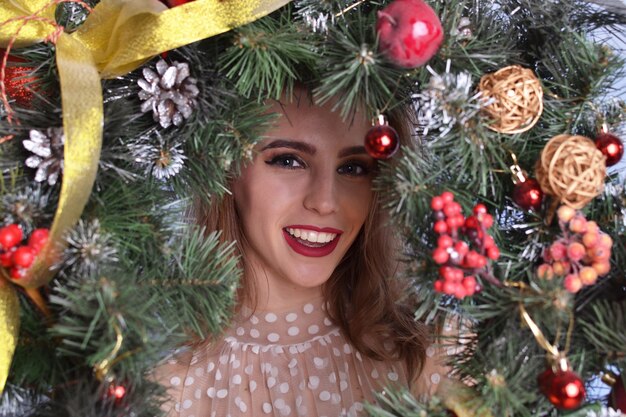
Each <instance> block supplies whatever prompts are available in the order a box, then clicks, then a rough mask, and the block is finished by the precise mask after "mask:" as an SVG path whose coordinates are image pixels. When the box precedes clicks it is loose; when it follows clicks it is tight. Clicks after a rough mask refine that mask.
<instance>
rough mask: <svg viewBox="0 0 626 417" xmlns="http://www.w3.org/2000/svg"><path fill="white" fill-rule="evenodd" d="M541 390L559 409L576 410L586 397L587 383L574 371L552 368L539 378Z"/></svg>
mask: <svg viewBox="0 0 626 417" xmlns="http://www.w3.org/2000/svg"><path fill="white" fill-rule="evenodd" d="M537 382H538V384H539V391H541V393H542V394H543V395H545V396H546V397H547V398H548V401H550V402H551V403H552V404H553V405H554V406H555V407H556V408H558V409H559V410H574V409H576V408H578V407H580V405H581V404H582V402H583V400H584V399H585V385H584V384H583V381H582V379H580V377H579V376H578V375H577V374H576V373H575V372H572V371H560V370H559V371H557V372H554V371H553V370H552V369H551V368H548V369H546V370H545V371H543V372H542V373H541V374H540V375H539V377H538V378H537Z"/></svg>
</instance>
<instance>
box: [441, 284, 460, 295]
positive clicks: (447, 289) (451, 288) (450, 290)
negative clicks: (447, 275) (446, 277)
mask: <svg viewBox="0 0 626 417" xmlns="http://www.w3.org/2000/svg"><path fill="white" fill-rule="evenodd" d="M457 286H458V284H457V283H455V282H452V281H446V282H444V283H443V292H444V293H446V294H454V293H455V292H456V287H457Z"/></svg>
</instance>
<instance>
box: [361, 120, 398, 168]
mask: <svg viewBox="0 0 626 417" xmlns="http://www.w3.org/2000/svg"><path fill="white" fill-rule="evenodd" d="M372 124H373V125H374V126H373V127H372V128H371V129H370V130H368V131H367V134H366V135H365V150H366V151H367V153H368V154H370V155H371V156H372V158H376V159H389V158H391V157H392V156H393V154H395V153H396V152H397V150H398V148H399V147H400V137H399V136H398V132H396V130H395V129H394V128H393V127H391V126H389V124H388V123H387V118H385V116H383V115H379V116H378V117H377V118H376V119H375V120H374V121H373V123H372Z"/></svg>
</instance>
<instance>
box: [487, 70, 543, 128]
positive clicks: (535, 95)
mask: <svg viewBox="0 0 626 417" xmlns="http://www.w3.org/2000/svg"><path fill="white" fill-rule="evenodd" d="M478 90H479V91H480V92H481V93H482V95H483V99H484V100H485V101H487V102H488V103H489V104H487V105H486V106H485V107H484V108H483V110H484V112H485V113H487V114H488V115H489V116H490V117H491V118H492V119H493V123H490V124H489V125H488V126H487V127H488V128H489V129H491V130H495V131H496V132H500V133H509V134H513V133H522V132H525V131H527V130H529V129H530V128H532V127H533V126H534V125H535V124H536V123H537V121H538V120H539V117H541V113H542V112H543V89H542V88H541V83H540V82H539V79H538V78H537V77H536V76H535V73H534V72H532V70H529V69H526V68H522V67H520V66H519V65H511V66H508V67H504V68H502V69H499V70H498V71H496V72H494V73H491V74H486V75H484V76H483V77H482V78H481V79H480V83H479V84H478Z"/></svg>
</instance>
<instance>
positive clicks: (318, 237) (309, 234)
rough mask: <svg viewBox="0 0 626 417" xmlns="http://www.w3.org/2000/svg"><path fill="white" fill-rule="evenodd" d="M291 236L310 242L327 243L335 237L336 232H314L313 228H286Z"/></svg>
mask: <svg viewBox="0 0 626 417" xmlns="http://www.w3.org/2000/svg"><path fill="white" fill-rule="evenodd" d="M287 231H288V232H289V234H291V235H292V236H295V237H298V238H300V239H302V240H306V241H308V242H311V243H328V242H330V241H331V240H333V239H335V238H336V237H337V233H324V232H314V231H313V230H304V229H293V228H291V227H290V228H287Z"/></svg>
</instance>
